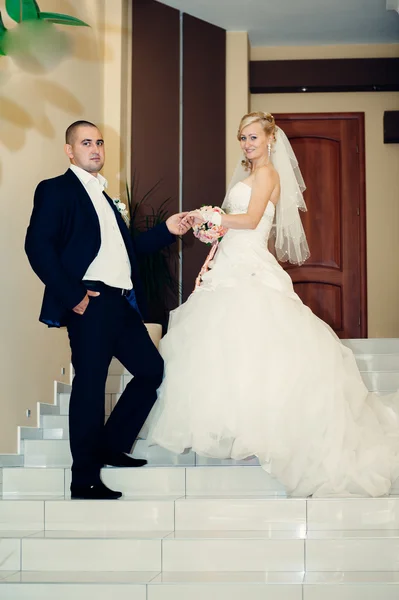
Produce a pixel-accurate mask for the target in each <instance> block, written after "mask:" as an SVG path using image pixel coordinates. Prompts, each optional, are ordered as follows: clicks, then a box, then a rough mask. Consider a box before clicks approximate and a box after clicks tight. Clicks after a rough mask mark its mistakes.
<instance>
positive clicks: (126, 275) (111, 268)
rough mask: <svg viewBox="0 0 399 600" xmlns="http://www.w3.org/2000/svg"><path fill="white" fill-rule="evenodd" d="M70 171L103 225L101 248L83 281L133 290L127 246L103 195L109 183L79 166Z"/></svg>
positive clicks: (101, 227) (72, 167) (101, 229)
mask: <svg viewBox="0 0 399 600" xmlns="http://www.w3.org/2000/svg"><path fill="white" fill-rule="evenodd" d="M70 168H71V170H72V171H73V172H74V173H75V175H76V176H77V177H78V178H79V180H80V181H81V183H82V184H83V186H84V188H85V190H86V192H87V193H88V194H89V196H90V199H91V201H92V203H93V206H94V209H95V211H96V213H97V216H98V220H99V223H100V233H101V246H100V249H99V251H98V254H97V256H96V258H95V259H94V260H93V262H92V263H91V264H90V265H89V268H88V269H87V271H86V273H85V276H84V277H83V279H84V280H85V279H89V280H91V281H102V282H103V283H105V284H107V285H109V286H111V287H117V288H123V289H125V290H131V289H132V287H133V284H132V279H131V267H130V261H129V256H128V253H127V250H126V246H125V242H124V241H123V237H122V234H121V232H120V229H119V226H118V223H117V220H116V217H115V214H114V211H113V210H112V208H111V207H110V205H109V204H108V200H107V199H106V197H105V196H104V194H103V191H104V189H105V188H106V187H107V180H106V179H105V178H104V177H103V176H102V175H100V174H98V175H97V177H95V176H94V175H91V174H90V173H88V172H87V171H85V170H84V169H81V168H80V167H77V166H76V165H71V166H70Z"/></svg>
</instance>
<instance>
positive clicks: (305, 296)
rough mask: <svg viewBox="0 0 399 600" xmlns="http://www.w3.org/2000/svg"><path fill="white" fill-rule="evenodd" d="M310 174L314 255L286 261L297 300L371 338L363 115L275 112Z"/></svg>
mask: <svg viewBox="0 0 399 600" xmlns="http://www.w3.org/2000/svg"><path fill="white" fill-rule="evenodd" d="M275 117H276V122H277V124H278V125H279V126H281V128H282V129H283V130H284V131H285V133H286V134H287V136H288V138H289V139H290V142H291V144H292V147H293V149H294V152H295V154H296V156H297V158H298V161H299V166H300V169H301V171H302V175H303V178H304V180H305V183H306V186H307V190H306V191H305V194H304V196H305V201H306V204H307V208H308V212H306V213H301V217H302V222H303V225H304V229H305V232H306V236H307V239H308V244H309V248H310V253H311V256H310V258H309V259H308V260H307V261H306V263H305V264H304V265H302V267H296V266H295V265H290V264H287V263H284V264H283V266H284V268H285V269H286V270H287V271H288V272H289V274H290V276H291V278H292V280H293V282H294V288H295V291H296V292H297V294H298V295H299V296H300V298H301V299H302V300H303V302H305V304H307V305H308V306H309V307H310V308H311V309H312V311H313V312H314V313H315V314H316V315H318V316H319V317H320V318H321V319H323V320H324V321H326V322H327V323H328V324H329V325H330V326H331V327H332V328H333V329H334V330H335V332H336V333H337V335H338V336H339V337H343V338H348V337H366V335H367V298H366V252H365V249H366V242H365V237H366V220H365V194H364V123H363V115H362V114H358V113H350V114H339V115H336V114H325V115H321V114H316V115H306V114H301V115H275Z"/></svg>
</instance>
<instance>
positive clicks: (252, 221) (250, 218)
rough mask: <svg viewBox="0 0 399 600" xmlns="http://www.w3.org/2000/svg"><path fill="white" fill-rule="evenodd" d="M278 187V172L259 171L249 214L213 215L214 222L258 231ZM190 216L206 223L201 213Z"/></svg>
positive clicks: (193, 213)
mask: <svg viewBox="0 0 399 600" xmlns="http://www.w3.org/2000/svg"><path fill="white" fill-rule="evenodd" d="M276 185H278V174H277V173H276V172H273V171H271V170H269V169H267V168H261V169H259V171H257V173H256V174H255V176H254V179H253V185H252V193H251V199H250V202H249V205H248V210H247V212H246V213H243V214H239V215H229V214H223V215H220V214H219V213H213V215H212V221H213V222H215V224H216V225H222V226H223V227H226V228H227V229H256V227H257V226H258V224H259V221H260V220H261V218H262V216H263V214H264V212H265V210H266V206H267V204H268V202H269V200H270V198H271V195H272V193H273V190H274V189H275V187H276ZM190 215H192V216H193V217H194V219H195V220H196V221H198V222H202V221H204V219H203V218H201V216H200V211H195V212H192V213H190ZM220 219H221V222H220ZM216 220H217V222H216Z"/></svg>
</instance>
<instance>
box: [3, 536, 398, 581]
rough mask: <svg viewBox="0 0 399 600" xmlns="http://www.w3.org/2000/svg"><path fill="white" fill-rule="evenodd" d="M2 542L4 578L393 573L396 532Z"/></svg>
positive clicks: (38, 538) (54, 538)
mask: <svg viewBox="0 0 399 600" xmlns="http://www.w3.org/2000/svg"><path fill="white" fill-rule="evenodd" d="M0 540H1V543H0V563H1V564H2V568H3V570H7V571H10V570H13V569H15V570H18V569H19V564H21V565H22V570H26V571H96V570H99V571H129V570H138V571H143V570H144V571H146V570H149V571H155V570H159V571H161V570H163V571H187V572H193V571H194V572H197V571H233V572H234V571H261V570H262V568H264V567H265V565H267V567H268V568H269V569H270V570H271V571H305V564H306V571H307V572H312V571H317V572H326V571H327V572H336V571H355V572H356V571H372V570H374V571H395V569H397V556H398V553H399V532H398V531H328V532H320V531H317V532H308V533H307V534H306V532H304V531H298V532H294V531H211V532H209V531H184V532H181V531H176V532H171V533H169V534H168V533H167V532H161V531H149V532H144V531H136V532H134V531H127V530H126V529H125V530H123V531H109V530H102V531H70V530H68V531H41V532H37V533H33V534H32V532H27V535H26V534H25V533H24V532H6V535H4V536H3V535H2V533H1V532H0ZM20 561H21V562H20Z"/></svg>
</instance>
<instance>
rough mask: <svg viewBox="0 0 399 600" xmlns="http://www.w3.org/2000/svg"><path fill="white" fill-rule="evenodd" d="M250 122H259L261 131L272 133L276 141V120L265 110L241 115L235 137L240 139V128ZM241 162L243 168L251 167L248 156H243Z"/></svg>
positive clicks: (250, 123) (267, 133)
mask: <svg viewBox="0 0 399 600" xmlns="http://www.w3.org/2000/svg"><path fill="white" fill-rule="evenodd" d="M252 123H260V124H261V126H262V129H263V131H264V132H265V134H266V135H267V136H269V135H273V139H274V141H276V122H275V120H274V117H273V115H272V114H270V113H267V112H262V111H258V112H251V113H248V114H246V115H244V116H243V118H242V119H241V121H240V125H239V127H238V132H237V139H238V141H240V139H241V133H242V130H243V129H245V127H248V125H252ZM241 164H242V165H243V167H244V168H245V169H250V168H251V161H250V160H249V158H245V159H244V160H243V161H242V162H241Z"/></svg>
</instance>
